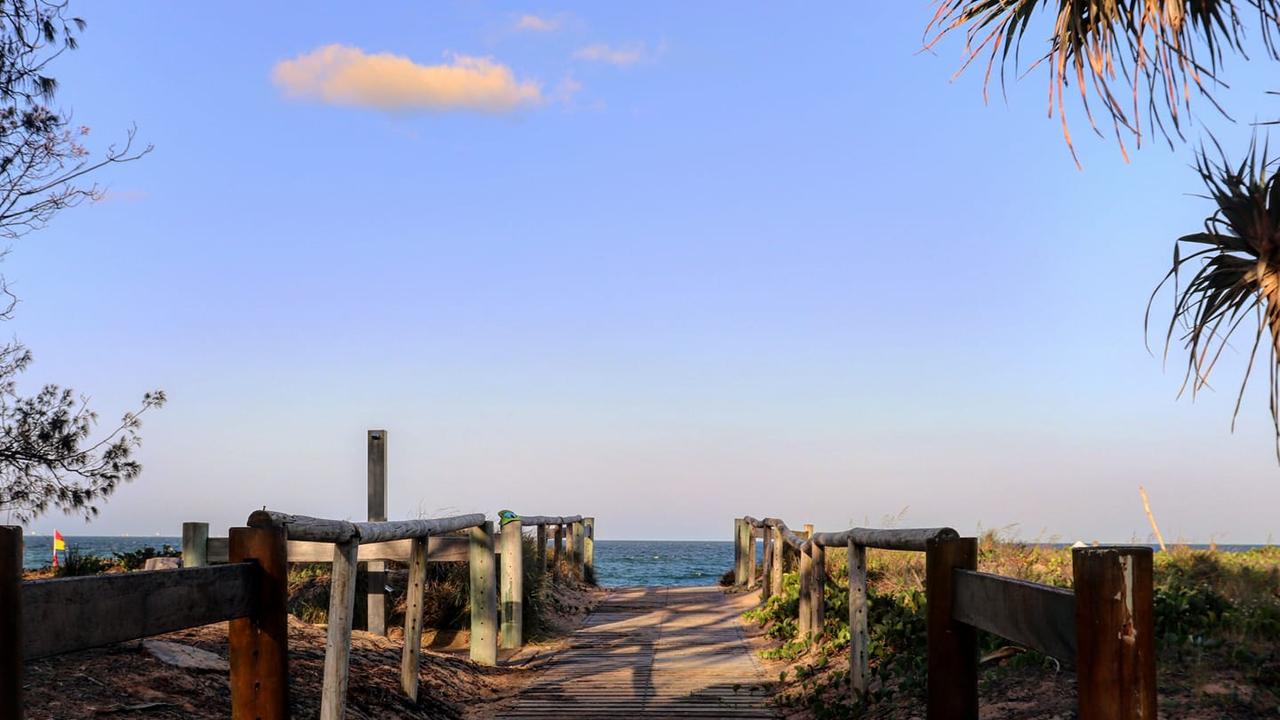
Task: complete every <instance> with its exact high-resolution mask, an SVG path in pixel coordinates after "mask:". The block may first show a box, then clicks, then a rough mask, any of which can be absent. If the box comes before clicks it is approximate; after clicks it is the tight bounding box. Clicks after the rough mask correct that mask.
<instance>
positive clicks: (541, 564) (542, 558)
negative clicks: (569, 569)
mask: <svg viewBox="0 0 1280 720" xmlns="http://www.w3.org/2000/svg"><path fill="white" fill-rule="evenodd" d="M537 534H538V539H537V540H536V541H535V542H537V552H536V553H534V557H536V558H537V559H538V572H546V571H547V526H546V525H539V526H538V530H537Z"/></svg>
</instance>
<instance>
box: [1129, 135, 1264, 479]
mask: <svg viewBox="0 0 1280 720" xmlns="http://www.w3.org/2000/svg"><path fill="white" fill-rule="evenodd" d="M1215 153H1216V155H1217V157H1218V159H1217V160H1214V159H1212V158H1211V156H1210V155H1209V152H1208V151H1207V150H1206V149H1205V148H1203V147H1202V148H1201V149H1200V151H1199V152H1198V153H1197V155H1196V165H1195V167H1196V171H1197V172H1198V173H1199V175H1200V179H1201V180H1202V181H1203V183H1204V185H1205V188H1206V190H1207V191H1208V193H1207V195H1206V197H1207V199H1209V200H1210V201H1212V202H1213V204H1214V205H1215V209H1214V211H1213V214H1212V215H1210V216H1209V217H1208V218H1206V219H1205V222H1204V230H1203V231H1201V232H1196V233H1191V234H1190V235H1184V236H1182V237H1180V238H1178V239H1177V241H1175V243H1174V251H1173V264H1172V267H1170V269H1169V272H1168V273H1167V274H1166V275H1165V277H1164V279H1163V280H1161V282H1160V283H1159V285H1157V287H1156V291H1155V292H1154V293H1152V301H1154V300H1155V297H1156V293H1158V292H1159V291H1160V289H1161V288H1163V287H1166V286H1168V285H1170V284H1172V288H1173V295H1174V304H1173V312H1172V316H1171V317H1170V319H1169V325H1168V329H1167V331H1166V334H1165V355H1166V357H1167V356H1168V354H1169V351H1170V350H1171V349H1172V348H1173V347H1174V346H1175V345H1181V347H1182V349H1183V350H1184V351H1185V352H1186V354H1187V366H1186V375H1185V377H1184V381H1183V390H1184V391H1185V390H1187V389H1190V391H1191V393H1192V395H1193V396H1194V395H1195V394H1196V393H1197V392H1199V391H1200V390H1201V389H1203V388H1206V387H1208V386H1209V377H1210V375H1211V374H1212V372H1213V369H1214V367H1215V366H1216V365H1217V363H1218V360H1219V358H1221V356H1222V353H1223V351H1224V350H1226V349H1227V348H1228V347H1230V346H1231V339H1232V337H1234V336H1235V335H1236V334H1237V332H1244V333H1252V335H1253V337H1252V338H1250V339H1249V347H1250V350H1249V354H1248V356H1247V357H1248V360H1247V363H1246V366H1245V369H1244V375H1243V377H1242V378H1241V381H1240V388H1239V392H1238V393H1237V395H1236V404H1235V410H1234V412H1233V413H1232V427H1233V428H1234V425H1235V418H1236V417H1238V416H1239V414H1240V404H1241V402H1242V401H1243V399H1244V392H1245V388H1246V386H1247V385H1248V382H1249V377H1250V376H1251V375H1252V373H1253V371H1254V369H1255V365H1256V359H1257V357H1258V355H1259V351H1260V350H1262V355H1263V356H1264V357H1265V358H1266V360H1267V374H1268V379H1269V387H1270V404H1271V419H1272V422H1273V424H1274V426H1275V432H1276V452H1277V457H1280V375H1278V374H1277V371H1278V370H1280V175H1277V174H1276V172H1275V171H1276V169H1277V168H1276V163H1275V161H1273V160H1272V159H1271V158H1270V157H1269V154H1268V151H1267V147H1266V146H1265V145H1263V146H1262V147H1261V148H1259V146H1258V144H1257V142H1256V140H1255V142H1254V143H1252V144H1251V145H1250V147H1249V151H1248V153H1247V155H1246V157H1245V158H1244V159H1243V160H1242V161H1241V162H1240V163H1238V164H1234V163H1229V162H1228V161H1227V159H1226V156H1225V155H1224V154H1223V152H1222V149H1221V148H1220V147H1216V146H1215ZM1187 276H1190V279H1186V278H1187ZM1184 280H1185V282H1184ZM1150 314H1151V305H1150V304H1148V306H1147V316H1148V319H1150ZM1242 328H1243V330H1241V329H1242ZM1264 341H1265V349H1264V344H1263V343H1264Z"/></svg>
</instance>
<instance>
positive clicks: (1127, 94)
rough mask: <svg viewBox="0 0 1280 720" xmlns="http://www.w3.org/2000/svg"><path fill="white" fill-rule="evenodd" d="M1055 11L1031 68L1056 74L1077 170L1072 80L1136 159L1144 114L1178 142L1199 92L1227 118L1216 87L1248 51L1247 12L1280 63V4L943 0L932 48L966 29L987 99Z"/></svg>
mask: <svg viewBox="0 0 1280 720" xmlns="http://www.w3.org/2000/svg"><path fill="white" fill-rule="evenodd" d="M1051 7H1052V8H1054V9H1055V10H1056V13H1057V14H1056V15H1055V16H1054V17H1053V23H1052V26H1051V27H1049V28H1046V30H1047V38H1046V44H1045V46H1043V47H1044V50H1043V52H1042V53H1039V54H1038V55H1037V58H1036V60H1034V62H1033V63H1032V65H1031V68H1029V70H1030V69H1033V68H1035V67H1038V66H1040V65H1044V66H1046V67H1047V68H1048V70H1049V115H1050V117H1052V116H1054V115H1057V116H1058V117H1059V118H1060V120H1061V123H1062V132H1063V136H1064V137H1065V138H1066V141H1067V146H1068V147H1069V148H1070V150H1071V155H1072V157H1073V158H1075V159H1076V163H1077V165H1078V164H1079V158H1078V157H1077V156H1076V151H1075V145H1074V143H1073V142H1072V140H1071V131H1070V127H1069V123H1068V121H1067V101H1068V99H1069V97H1070V96H1069V95H1068V93H1067V86H1068V85H1070V84H1071V83H1072V82H1074V83H1075V85H1076V90H1075V94H1078V95H1079V101H1080V105H1081V107H1082V109H1083V111H1084V114H1085V116H1086V118H1087V119H1088V122H1089V126H1090V128H1091V129H1092V130H1093V131H1094V132H1095V133H1097V134H1099V135H1101V134H1102V133H1101V130H1100V129H1099V127H1098V123H1097V122H1096V121H1095V118H1094V115H1093V107H1095V106H1100V107H1101V108H1102V110H1103V111H1104V112H1105V113H1106V115H1107V116H1109V117H1110V120H1111V124H1112V130H1113V131H1114V133H1115V136H1116V138H1117V140H1118V141H1119V143H1120V149H1121V152H1122V153H1124V155H1125V157H1126V159H1127V158H1128V152H1127V149H1126V148H1125V137H1126V136H1129V137H1132V138H1133V139H1134V141H1135V144H1136V145H1137V146H1141V145H1142V140H1143V135H1144V130H1143V125H1144V116H1145V125H1146V127H1147V131H1149V132H1150V133H1151V134H1157V133H1158V134H1159V135H1161V136H1162V137H1163V138H1164V139H1165V140H1166V141H1168V142H1169V143H1170V144H1172V142H1173V139H1174V138H1175V137H1176V138H1179V139H1181V138H1182V137H1183V136H1182V130H1183V126H1184V125H1185V119H1184V118H1185V116H1186V115H1188V114H1189V113H1190V109H1191V101H1192V97H1193V96H1198V97H1201V98H1202V99H1204V100H1205V101H1207V102H1209V103H1210V104H1211V105H1213V106H1214V107H1215V108H1216V109H1218V110H1219V111H1220V112H1224V114H1225V111H1223V110H1222V108H1221V106H1219V105H1218V104H1217V102H1216V101H1215V100H1214V98H1213V95H1212V93H1211V90H1212V89H1213V88H1214V87H1217V86H1222V85H1223V83H1222V82H1221V81H1220V80H1219V79H1218V77H1217V73H1218V70H1219V68H1220V67H1221V65H1222V62H1223V59H1224V56H1225V54H1226V53H1227V52H1230V53H1232V54H1240V55H1244V54H1245V46H1244V45H1245V34H1244V28H1245V23H1244V22H1243V21H1242V20H1241V17H1240V13H1239V12H1238V9H1237V8H1238V7H1241V8H1246V7H1247V8H1249V9H1251V10H1252V11H1253V12H1252V13H1251V14H1254V15H1256V16H1257V17H1256V21H1257V24H1258V26H1259V27H1260V28H1261V42H1262V46H1263V48H1265V51H1266V52H1267V53H1268V54H1269V55H1271V57H1273V58H1276V59H1280V42H1277V41H1278V40H1280V0H1054V1H1053V2H1050V0H938V9H937V12H936V13H935V15H934V17H933V20H932V21H930V23H929V26H928V28H926V30H925V45H926V47H933V46H934V45H935V44H936V43H938V42H939V41H940V40H941V39H942V38H944V37H946V36H948V35H951V34H953V33H959V32H963V33H964V35H965V59H964V62H963V63H962V65H961V67H960V70H959V71H958V72H957V75H959V74H960V73H962V72H964V70H965V69H966V68H967V67H969V66H970V65H971V64H972V63H974V62H975V61H977V60H979V59H981V58H983V57H985V58H986V66H987V67H986V79H985V81H984V96H985V95H986V93H987V88H988V87H989V85H990V82H991V79H992V75H993V73H995V71H996V70H997V66H998V70H999V77H1000V82H1001V85H1002V86H1003V85H1004V82H1005V71H1006V69H1008V66H1010V65H1012V66H1013V69H1014V71H1015V72H1018V71H1019V68H1018V63H1019V55H1020V53H1019V51H1020V49H1021V46H1022V43H1023V41H1024V40H1025V39H1026V35H1027V33H1028V31H1029V30H1030V29H1031V28H1032V27H1033V25H1032V19H1033V17H1035V16H1037V15H1038V14H1039V11H1041V10H1042V9H1043V10H1048V9H1049V8H1051ZM1035 27H1039V26H1038V25H1037V26H1035ZM1091 100H1092V101H1093V103H1094V104H1091Z"/></svg>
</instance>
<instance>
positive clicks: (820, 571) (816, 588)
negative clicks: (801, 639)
mask: <svg viewBox="0 0 1280 720" xmlns="http://www.w3.org/2000/svg"><path fill="white" fill-rule="evenodd" d="M810 542H812V541H810ZM809 557H810V567H809V632H810V633H811V634H812V635H813V643H814V644H815V645H816V644H817V643H818V641H819V640H820V639H821V638H822V633H823V631H824V629H825V627H824V623H825V620H826V588H827V551H826V548H824V547H822V546H821V545H818V544H817V543H813V544H812V546H811V547H810V548H809Z"/></svg>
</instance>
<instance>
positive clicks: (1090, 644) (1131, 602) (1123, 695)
mask: <svg viewBox="0 0 1280 720" xmlns="http://www.w3.org/2000/svg"><path fill="white" fill-rule="evenodd" d="M1151 563H1152V551H1151V548H1148V547H1117V546H1102V547H1084V548H1076V549H1074V550H1073V551H1072V552H1071V564H1072V570H1073V575H1074V577H1075V595H1076V653H1077V654H1076V692H1077V693H1078V695H1079V700H1078V702H1079V706H1080V720H1138V719H1139V718H1154V717H1155V716H1156V656H1155V617H1154V616H1155V612H1154V609H1153V604H1152V603H1153V587H1152V585H1153V580H1152V571H1151Z"/></svg>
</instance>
